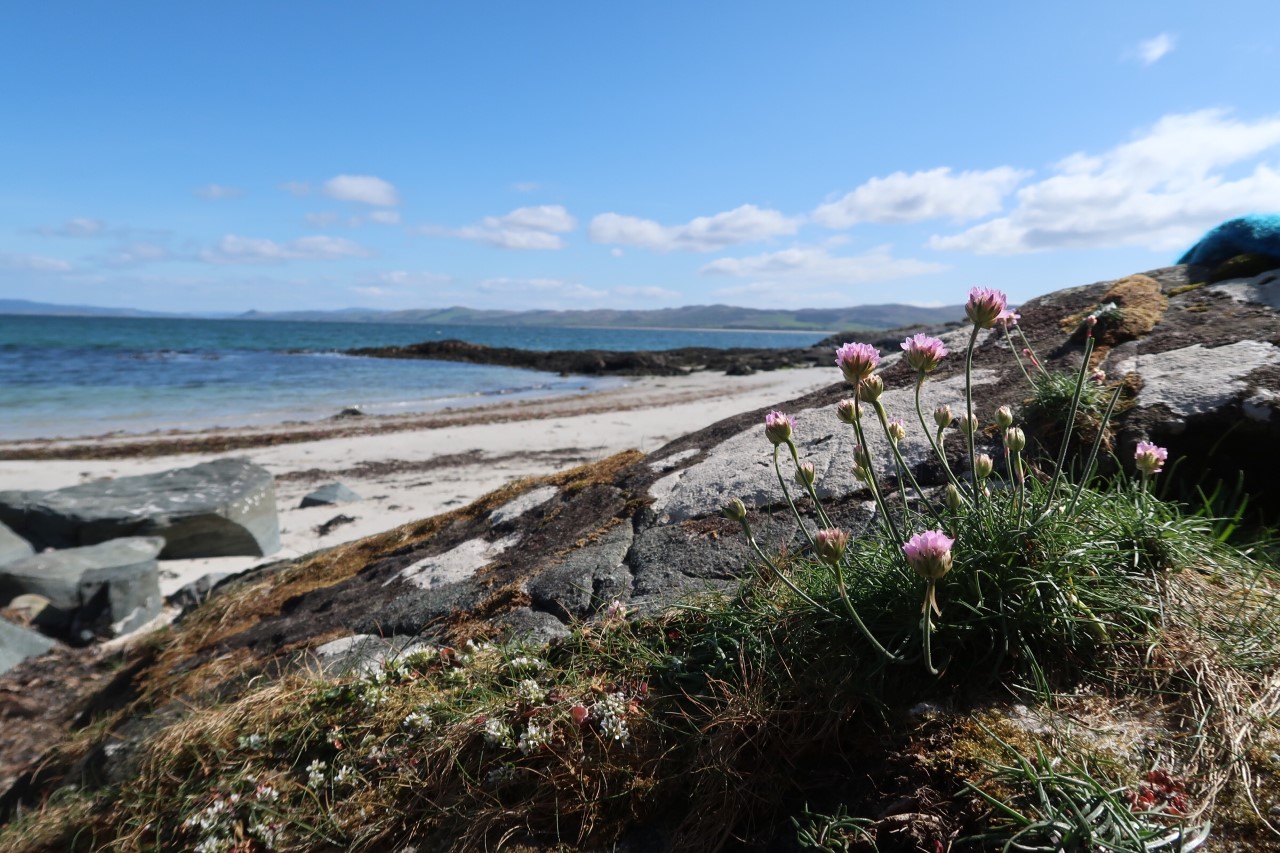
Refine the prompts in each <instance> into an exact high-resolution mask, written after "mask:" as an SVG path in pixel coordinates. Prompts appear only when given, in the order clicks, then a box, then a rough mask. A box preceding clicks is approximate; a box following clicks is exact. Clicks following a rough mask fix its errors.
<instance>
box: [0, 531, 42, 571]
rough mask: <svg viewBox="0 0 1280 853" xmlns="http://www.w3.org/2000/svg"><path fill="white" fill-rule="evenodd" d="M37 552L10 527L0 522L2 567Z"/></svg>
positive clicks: (0, 561)
mask: <svg viewBox="0 0 1280 853" xmlns="http://www.w3.org/2000/svg"><path fill="white" fill-rule="evenodd" d="M35 552H36V550H35V549H34V548H32V547H31V543H30V542H28V541H27V540H25V539H23V538H22V537H21V536H19V535H18V534H16V533H14V532H13V531H12V530H10V529H9V527H8V525H6V524H4V523H3V522H0V566H4V565H8V564H9V563H12V562H14V561H15V560H21V559H24V558H26V557H30V556H31V555H32V554H34V553H35Z"/></svg>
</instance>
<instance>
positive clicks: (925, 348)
mask: <svg viewBox="0 0 1280 853" xmlns="http://www.w3.org/2000/svg"><path fill="white" fill-rule="evenodd" d="M902 349H903V351H904V352H906V354H907V364H909V365H911V367H912V369H913V370H918V371H920V372H921V373H928V372H930V371H931V370H933V369H935V368H936V367H937V366H938V363H939V362H941V361H942V359H943V357H944V356H946V354H947V347H946V345H945V344H943V343H942V341H940V340H938V339H937V338H931V337H929V336H928V335H925V334H919V335H912V336H911V337H909V338H907V339H906V340H905V341H903V342H902Z"/></svg>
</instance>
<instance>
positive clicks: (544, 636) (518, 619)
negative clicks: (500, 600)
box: [494, 607, 569, 645]
mask: <svg viewBox="0 0 1280 853" xmlns="http://www.w3.org/2000/svg"><path fill="white" fill-rule="evenodd" d="M494 621H495V624H496V625H497V627H498V629H499V631H500V632H501V633H500V635H499V636H500V638H501V639H502V640H503V641H504V642H505V641H521V642H525V643H534V644H536V645H542V644H544V643H549V642H551V641H552V640H558V639H560V638H561V637H567V636H569V629H568V628H566V627H565V625H564V623H563V622H561V621H560V620H559V619H557V618H556V617H554V616H552V615H551V614H550V613H544V612H542V611H540V610H533V609H530V608H528V607H517V608H516V609H514V610H511V611H509V612H507V613H504V614H502V615H501V616H499V617H498V618H497V619H496V620H494Z"/></svg>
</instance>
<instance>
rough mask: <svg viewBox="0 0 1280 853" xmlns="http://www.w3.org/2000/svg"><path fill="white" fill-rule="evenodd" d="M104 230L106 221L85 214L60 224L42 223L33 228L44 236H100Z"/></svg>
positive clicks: (105, 229) (103, 233)
mask: <svg viewBox="0 0 1280 853" xmlns="http://www.w3.org/2000/svg"><path fill="white" fill-rule="evenodd" d="M106 231H107V223H105V222H103V221H102V220H101V219H92V218H90V217H87V216H77V217H74V218H72V219H68V220H67V221H66V222H64V223H62V224H61V225H42V226H40V227H39V228H36V229H35V233H37V234H40V235H41V236H44V237H101V236H104V235H105V234H106Z"/></svg>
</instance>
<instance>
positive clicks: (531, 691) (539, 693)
mask: <svg viewBox="0 0 1280 853" xmlns="http://www.w3.org/2000/svg"><path fill="white" fill-rule="evenodd" d="M516 696H518V697H520V701H522V702H524V703H525V704H527V705H541V704H542V702H543V701H544V700H545V699H546V698H547V689H546V688H545V687H542V686H541V685H539V684H538V682H536V681H534V680H533V679H532V678H526V679H524V680H523V681H521V682H520V683H519V684H517V685H516Z"/></svg>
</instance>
